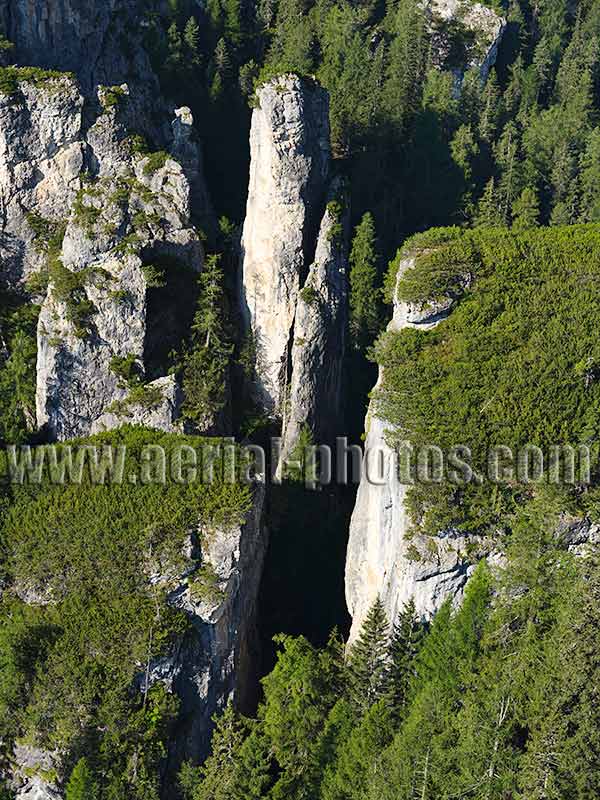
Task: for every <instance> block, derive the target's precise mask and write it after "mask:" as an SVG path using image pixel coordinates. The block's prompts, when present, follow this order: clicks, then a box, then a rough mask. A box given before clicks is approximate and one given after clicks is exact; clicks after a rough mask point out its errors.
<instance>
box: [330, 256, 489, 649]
mask: <svg viewBox="0 0 600 800" xmlns="http://www.w3.org/2000/svg"><path fill="white" fill-rule="evenodd" d="M413 265H414V257H411V256H410V255H407V256H406V258H405V259H404V260H403V261H402V262H401V264H400V268H399V270H398V277H399V276H400V275H402V273H403V272H404V271H406V270H407V269H410V268H411V267H412V266H413ZM450 308H451V304H450V303H447V304H444V305H443V306H441V307H439V306H437V305H432V306H429V307H424V306H419V307H416V306H412V305H409V304H406V303H401V302H399V301H398V300H397V299H396V300H395V302H394V316H393V319H392V321H391V322H390V324H389V326H388V330H392V331H399V330H402V329H403V328H407V327H413V328H420V329H423V330H428V329H431V328H433V327H435V326H436V325H437V324H438V323H439V322H440V321H441V320H442V319H444V318H445V316H447V315H448V313H449V311H450ZM381 379H382V375H381V373H380V377H379V382H381ZM377 385H379V383H378V384H377ZM376 389H377V386H376V387H375V391H376ZM365 430H366V432H367V436H366V441H365V459H364V464H363V472H362V476H361V481H360V485H359V488H358V494H357V498H356V505H355V508H354V512H353V514H352V520H351V523H350V538H349V542H348V553H347V558H346V602H347V605H348V610H349V611H350V614H351V616H352V630H351V634H350V640H351V641H352V640H353V639H354V638H355V637H356V636H357V635H358V632H359V631H360V628H361V626H362V623H363V622H364V619H365V616H366V614H367V612H368V611H369V609H370V607H371V606H372V605H373V603H374V601H375V600H376V598H377V596H379V597H380V598H381V600H382V602H383V604H384V607H385V609H386V612H387V614H388V618H389V619H390V620H393V619H395V618H396V615H397V614H398V612H399V611H400V610H401V609H402V607H403V605H404V604H405V603H406V602H407V601H408V600H409V599H410V598H411V597H412V598H413V599H414V602H415V606H416V611H417V614H419V615H420V616H422V617H424V618H430V617H431V616H432V615H433V614H434V613H435V612H436V611H437V610H438V609H439V607H440V606H441V604H442V603H443V602H444V600H446V598H447V597H452V598H454V599H455V600H456V601H457V602H458V601H459V600H460V598H461V597H462V593H463V590H464V587H465V584H466V583H467V580H468V578H469V575H470V574H471V572H472V571H473V570H474V566H473V564H472V563H470V562H469V560H468V559H467V558H466V556H465V552H466V545H467V539H466V537H464V536H459V535H456V534H455V533H454V532H452V531H442V532H440V534H439V535H438V536H436V537H427V536H423V535H420V534H414V535H412V534H411V532H410V520H409V518H408V511H407V508H406V493H407V490H408V486H407V484H405V483H402V482H401V479H400V476H399V472H398V459H397V456H396V451H395V450H394V449H393V448H392V447H391V446H390V445H389V443H388V440H387V436H386V423H385V421H384V420H382V419H381V418H379V417H378V416H377V414H376V410H375V404H374V402H372V403H371V405H370V407H369V411H368V414H367V419H366V423H365ZM469 541H470V542H471V550H472V549H473V542H472V539H471V538H469Z"/></svg>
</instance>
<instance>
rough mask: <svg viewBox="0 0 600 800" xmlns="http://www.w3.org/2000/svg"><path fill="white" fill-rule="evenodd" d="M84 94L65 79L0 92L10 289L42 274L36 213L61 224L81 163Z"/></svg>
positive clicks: (2, 239)
mask: <svg viewBox="0 0 600 800" xmlns="http://www.w3.org/2000/svg"><path fill="white" fill-rule="evenodd" d="M82 126H83V96H82V95H81V92H80V90H79V86H78V84H77V83H76V81H74V80H73V79H72V78H69V77H68V76H63V77H58V78H45V79H41V80H38V81H36V82H35V83H34V82H30V81H26V80H23V81H18V82H16V84H15V94H10V95H9V94H2V93H0V216H1V218H2V225H1V228H0V265H1V277H2V280H3V281H4V282H7V283H10V284H12V285H14V284H16V283H18V281H19V280H20V279H21V278H23V277H27V276H28V275H30V274H31V273H32V272H36V271H38V270H41V269H42V268H43V266H44V263H45V255H44V253H43V252H42V248H40V247H39V246H38V244H37V242H38V237H37V235H36V232H35V230H34V227H33V226H32V224H31V223H32V222H34V220H33V219H32V217H31V214H32V213H35V215H37V216H38V217H39V218H43V219H44V220H47V221H48V222H50V223H53V224H60V223H61V222H62V221H64V220H65V219H66V218H67V217H68V215H69V208H70V207H71V205H72V203H73V201H74V199H75V195H76V193H77V191H78V189H79V187H80V176H81V173H82V171H83V169H84V165H85V143H84V141H83V135H82Z"/></svg>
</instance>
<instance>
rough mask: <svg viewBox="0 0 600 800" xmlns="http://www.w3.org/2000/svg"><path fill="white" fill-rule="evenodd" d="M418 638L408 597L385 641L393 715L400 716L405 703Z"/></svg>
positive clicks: (419, 630) (419, 627) (420, 633)
mask: <svg viewBox="0 0 600 800" xmlns="http://www.w3.org/2000/svg"><path fill="white" fill-rule="evenodd" d="M422 639H423V626H422V625H421V623H420V622H419V620H418V619H417V615H416V611H415V603H414V600H413V599H412V597H411V599H410V600H409V601H408V603H406V604H405V605H404V608H403V609H402V611H401V612H400V613H399V614H398V618H397V619H396V622H395V623H394V627H393V629H392V635H391V637H390V645H389V660H390V666H389V678H388V680H389V702H390V705H391V707H392V710H393V713H394V716H395V718H396V719H401V718H402V717H403V716H404V714H405V712H406V708H407V706H408V701H409V693H410V686H411V681H412V679H413V676H414V661H415V658H416V656H417V653H418V652H419V647H420V645H421V641H422Z"/></svg>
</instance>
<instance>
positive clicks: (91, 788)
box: [65, 758, 98, 800]
mask: <svg viewBox="0 0 600 800" xmlns="http://www.w3.org/2000/svg"><path fill="white" fill-rule="evenodd" d="M97 797H98V785H97V784H96V781H95V780H94V775H93V773H92V771H91V769H90V768H89V766H88V762H87V759H85V758H80V759H79V761H78V762H77V764H76V765H75V767H74V769H73V772H72V773H71V777H70V778H69V782H68V783H67V788H66V793H65V798H66V800H96V798H97Z"/></svg>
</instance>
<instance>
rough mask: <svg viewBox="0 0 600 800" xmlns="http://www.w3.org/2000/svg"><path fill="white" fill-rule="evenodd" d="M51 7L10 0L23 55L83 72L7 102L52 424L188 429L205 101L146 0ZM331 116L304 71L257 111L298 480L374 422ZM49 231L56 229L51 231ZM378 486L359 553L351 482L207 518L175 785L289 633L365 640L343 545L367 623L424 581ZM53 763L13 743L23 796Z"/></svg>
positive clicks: (253, 205)
mask: <svg viewBox="0 0 600 800" xmlns="http://www.w3.org/2000/svg"><path fill="white" fill-rule="evenodd" d="M31 5H32V4H25V3H23V2H20V1H18V0H17V1H16V2H10V0H5V2H0V21H2V23H3V25H4V29H5V30H6V32H7V35H8V37H9V38H10V39H11V40H12V41H14V42H15V44H16V58H17V60H18V63H21V64H35V65H39V66H40V67H44V68H49V67H51V68H56V69H60V70H72V71H73V72H74V73H75V76H71V75H67V74H65V75H62V76H61V75H59V76H56V75H46V74H45V75H43V76H42V75H41V73H40V74H38V75H37V79H36V80H32V79H31V76H28V75H26V74H23V75H22V79H21V77H18V79H17V80H16V84H15V90H14V94H12V95H3V96H2V98H0V115H1V117H0V194H1V196H2V212H3V216H4V220H3V222H4V224H3V229H2V237H1V239H0V258H1V259H2V266H3V275H4V277H5V279H6V280H7V281H8V282H9V283H10V284H11V285H13V286H15V285H18V284H20V283H21V281H22V280H23V279H24V278H31V277H32V276H33V275H37V276H38V279H39V278H40V277H42V278H43V277H45V278H46V279H47V281H48V288H47V289H46V288H45V287H44V286H43V281H40V282H39V284H38V289H37V292H38V294H37V295H36V297H37V298H38V300H39V302H40V304H41V307H42V308H41V313H40V318H39V324H38V363H37V398H36V399H37V423H38V426H39V427H40V428H42V429H43V430H44V433H45V435H46V437H47V438H48V440H58V441H64V440H68V439H71V438H73V437H80V436H81V437H86V436H88V435H90V434H94V433H97V432H101V431H110V430H112V429H114V428H117V427H119V426H121V425H122V424H123V423H126V422H132V423H135V424H142V425H146V426H148V427H151V428H155V429H158V430H163V431H167V432H179V431H181V430H182V425H181V421H180V403H181V391H180V386H179V385H178V383H177V380H176V379H175V377H174V376H173V375H172V374H170V373H169V369H168V365H167V364H165V363H164V360H165V359H164V356H165V354H166V353H168V351H169V350H170V349H171V345H175V344H176V339H177V338H178V337H180V334H184V333H185V331H186V330H187V329H189V325H190V321H191V316H192V313H193V303H191V301H193V300H194V299H195V295H194V292H195V288H194V287H195V284H196V278H197V275H198V273H199V272H201V270H202V268H203V264H204V258H205V253H204V245H203V242H202V238H203V237H202V236H201V235H200V233H199V230H198V228H199V227H202V226H203V224H204V223H205V222H206V225H207V227H210V225H211V224H212V218H213V215H212V209H211V204H210V201H209V197H208V189H207V187H206V182H205V180H204V177H203V174H204V170H203V165H202V153H201V150H200V147H199V145H198V143H197V141H196V136H195V133H194V125H193V118H192V115H191V112H190V110H189V109H188V108H187V107H186V106H183V107H181V108H174V107H173V106H172V105H170V104H169V103H168V101H167V100H166V99H165V98H163V97H161V96H160V92H159V91H158V81H157V79H156V76H155V75H154V74H153V73H152V70H151V68H150V64H149V60H148V58H147V56H146V54H145V52H144V50H143V48H142V47H141V46H140V43H139V41H138V40H137V39H136V37H135V34H134V35H133V40H132V41H130V44H131V45H132V47H131V53H129V54H127V55H125V54H124V53H123V52H122V47H121V45H122V37H123V35H125V32H127V35H129V34H131V31H130V30H129V28H128V22H131V19H132V15H134V14H135V9H136V4H135V3H133V2H131V3H125V4H122V5H120V6H119V7H118V8H117V4H116V3H106V4H104V6H103V7H102V9H101V10H100V11H99V12H98V13H95V14H94V13H92V10H91V9H90V8H89V7H88V6H86V5H84V4H81V3H80V2H77V0H69V2H67V3H62V4H60V5H58V6H56V7H54V6H53V7H52V8H51V9H43V10H42V9H41V6H40V4H35V3H34V4H33V6H34V8H33V12H32V13H29V6H31ZM479 8H480V9H481V8H483V7H479ZM117 11H118V13H117ZM488 12H489V10H487V11H485V12H484V11H481V13H480V17H481V18H482V19H484V21H485V23H486V25H485V26H484V27H486V26H487V27H489V26H488V23H490V20H491V21H492V22H493V23H494V24H493V26H492V28H493V30H492V28H490V30H489V31H488V33H490V36H491V37H492V38H491V40H490V42H486V50H485V54H484V60H483V63H482V64H481V70H482V77H485V73H486V72H487V69H488V68H489V63H490V62H491V61H493V57H494V55H495V47H496V45H497V39H498V37H499V35H500V33H501V30H502V24H501V22H500V21H499V19H498V18H497V17H496V16H494V17H493V19H492V18H491V17H490V13H493V12H490V13H488ZM469 20H470V18H469ZM473 20H474V21H473ZM473 20H470V21H469V24H471V22H472V24H473V25H474V26H477V24H478V23H479V21H480V19H479V17H478V16H477V15H475V16H474V17H473ZM487 27H486V30H487ZM492 34H493V35H492ZM459 83H460V81H459V76H458V75H457V85H458V84H459ZM328 115H329V108H328V96H327V93H326V92H325V91H324V90H323V89H322V88H321V87H320V86H319V85H318V84H317V83H316V82H315V81H314V80H312V79H310V78H299V77H297V76H296V75H292V74H285V75H281V76H280V77H278V78H275V79H273V80H271V81H269V82H268V83H267V84H265V85H263V87H262V88H261V89H260V90H259V91H258V93H257V104H256V108H255V109H254V111H253V115H252V129H251V135H250V156H251V161H250V176H249V192H248V202H247V211H246V218H245V223H244V228H243V234H242V238H241V260H240V269H239V286H238V297H237V298H236V301H237V302H238V303H239V306H240V310H241V315H242V317H243V320H244V326H245V330H244V331H243V333H244V334H245V335H246V336H247V337H248V338H249V339H250V340H251V341H252V343H253V345H254V352H255V355H256V359H255V364H254V374H253V377H252V380H251V388H252V395H253V400H254V402H255V403H256V406H257V408H258V410H259V411H260V412H261V413H262V414H263V415H264V417H266V418H268V420H269V422H270V424H271V426H272V429H273V430H276V431H277V432H281V436H282V453H281V459H280V462H279V464H278V465H273V466H274V467H275V466H277V467H278V469H277V473H278V476H279V477H281V476H282V475H284V474H285V467H286V460H287V459H288V458H289V457H290V456H291V455H292V453H293V452H294V450H295V448H296V447H297V445H298V443H299V442H300V440H301V439H302V437H303V436H304V435H308V436H309V437H310V438H312V440H313V441H314V442H316V443H318V444H324V443H333V442H334V440H335V437H336V435H344V434H346V433H347V431H348V430H349V429H352V428H353V427H354V424H353V422H354V421H353V420H352V419H349V417H348V408H347V402H346V398H345V394H346V393H347V389H348V385H349V382H350V381H351V376H348V375H347V374H344V370H345V368H347V366H348V363H349V362H348V359H347V342H346V336H347V328H348V313H349V312H348V252H349V246H350V241H349V240H350V219H351V216H352V210H351V208H350V201H349V194H350V193H349V191H348V187H347V186H346V185H345V182H344V179H343V176H342V175H341V174H340V172H341V170H340V165H339V164H338V163H336V162H335V161H334V159H333V158H332V155H331V149H330V134H329V116H328ZM140 134H143V136H144V137H145V138H146V140H147V141H146V144H143V143H140V139H139V136H140ZM42 226H45V227H46V228H47V229H50V230H52V232H53V235H52V236H51V237H50V239H51V241H46V240H45V239H42V240H40V233H39V231H40V229H41V227H42ZM171 268H172V269H171ZM157 271H158V272H159V273H160V274H158V275H157ZM161 284H166V288H165V286H161ZM397 313H398V309H397ZM395 319H396V317H395ZM396 321H397V320H396ZM163 329H164V335H162V330H163ZM239 333H242V332H241V331H240V332H239ZM116 362H118V363H117V368H115V364H116ZM123 362H128V363H130V364H135V367H136V369H137V370H138V371H139V375H140V376H141V380H142V386H143V390H142V391H141V392H137V393H133V392H132V386H131V385H128V383H127V380H126V379H124V375H123V374H119V369H118V367H119V365H121V367H122V365H123ZM368 434H369V438H368V439H367V446H369V445H370V444H372V443H373V441H374V440H377V442H379V441H380V440H381V438H382V424H381V425H380V424H379V422H378V421H372V422H371V424H370V425H369V426H368ZM369 492H370V490H369V489H368V488H366V487H365V486H364V485H363V486H361V489H360V492H359V499H358V504H357V505H356V508H355V510H354V518H353V522H352V526H351V542H350V548H349V550H348V553H347V554H346V544H347V535H348V528H349V527H350V515H351V512H352V509H353V507H354V499H355V488H354V487H352V486H349V487H336V486H331V487H325V488H322V489H320V490H318V491H309V490H307V489H306V488H305V487H304V486H303V485H302V483H301V482H298V481H295V480H293V479H291V480H284V482H283V484H281V485H277V484H275V485H270V486H268V488H267V492H266V497H265V495H264V494H263V493H262V491H257V492H256V493H255V495H254V499H253V505H252V509H251V511H250V512H249V514H248V517H247V520H246V522H245V523H242V524H239V525H235V526H233V527H231V526H230V527H225V528H217V529H214V530H211V531H210V532H208V533H209V534H210V535H208V533H207V536H206V539H205V540H204V542H203V545H202V546H201V547H200V550H201V552H200V553H199V563H200V564H201V565H202V567H203V568H206V569H210V571H211V575H213V576H216V581H217V584H218V588H219V590H220V595H219V599H218V601H217V600H213V601H212V602H209V601H206V600H205V601H202V602H197V601H195V600H194V599H193V598H191V596H190V592H189V586H188V577H189V576H188V575H182V576H180V583H179V585H177V586H176V587H175V588H174V589H173V591H172V592H171V593H170V595H169V601H170V603H171V604H172V606H173V607H174V608H178V609H181V610H183V611H184V613H185V614H186V616H187V617H188V620H189V621H190V622H191V625H190V628H189V631H188V633H187V634H186V636H185V637H184V638H183V639H181V640H180V641H178V642H177V646H176V647H175V649H174V651H173V653H172V654H171V656H169V657H168V658H165V659H162V660H159V661H157V662H156V663H152V664H151V665H150V666H151V669H150V670H149V671H148V672H149V677H148V678H147V681H149V683H150V684H152V683H161V684H163V685H165V686H167V687H168V688H169V690H172V691H173V692H175V693H176V694H177V696H178V697H179V698H180V699H181V701H182V713H181V718H180V723H179V725H178V727H177V731H176V735H175V737H174V739H173V742H172V744H171V746H170V748H169V753H168V759H167V761H168V764H167V768H166V773H165V775H163V781H164V787H165V796H167V795H168V794H169V791H170V788H169V787H171V786H172V784H173V774H174V772H175V770H176V769H177V767H178V766H179V764H180V763H181V761H182V760H183V759H184V758H192V759H193V760H196V761H197V760H199V759H201V758H202V757H203V756H204V755H205V754H206V752H207V750H208V747H209V742H210V732H211V722H210V717H211V715H212V714H213V713H214V712H215V711H217V710H221V709H222V708H223V707H224V705H225V703H226V701H227V698H228V697H229V696H231V695H232V694H233V695H234V696H235V697H236V698H237V701H238V703H239V705H240V707H241V708H242V709H243V710H247V711H252V710H253V706H254V704H255V702H256V699H257V697H258V691H257V685H258V680H257V679H258V677H259V673H264V672H266V671H267V670H268V669H269V668H270V666H271V659H272V653H273V651H272V649H271V645H270V639H271V637H272V635H273V634H275V633H278V632H280V631H285V632H288V633H296V634H305V635H307V636H308V637H309V638H310V639H311V640H312V641H314V642H315V643H317V644H322V643H323V642H324V641H325V640H326V638H327V635H328V634H329V632H330V630H331V629H332V628H334V627H338V629H339V630H340V631H341V633H342V634H343V635H344V636H345V635H346V634H347V632H348V629H349V626H350V620H349V618H348V614H347V611H346V607H345V601H344V560H345V557H346V558H347V565H348V566H347V568H346V570H347V572H346V595H347V597H348V606H349V608H350V611H351V613H352V614H353V629H352V630H353V633H355V632H356V629H357V627H358V626H359V625H360V623H361V620H362V618H363V616H364V613H365V610H366V609H367V608H368V605H369V604H370V602H371V601H372V599H373V598H374V596H375V595H376V594H377V593H382V594H384V595H386V606H387V607H388V609H389V610H390V613H391V612H393V611H395V610H396V609H397V608H398V605H399V603H400V602H401V600H402V599H403V598H404V597H405V596H407V592H408V588H407V586H408V583H409V582H407V581H405V582H404V583H403V584H402V586H401V587H400V588H398V585H397V576H398V575H403V570H405V567H406V564H405V562H404V560H403V559H404V554H403V553H402V552H400V553H399V554H398V552H397V551H398V549H401V537H399V535H398V533H399V530H400V529H402V524H400V525H396V520H395V518H393V514H392V519H391V521H390V520H387V518H386V519H384V520H383V522H382V521H381V517H382V515H383V517H385V516H386V514H387V513H388V511H389V508H390V504H391V508H392V511H394V509H395V505H394V499H393V498H392V499H391V500H390V498H389V497H388V496H387V495H385V492H383V493H379V494H377V495H376V496H375V495H373V494H372V493H369ZM367 495H368V497H367V499H365V497H366V496H367ZM384 495H385V496H384ZM365 509H366V511H365ZM382 531H383V532H384V534H385V537H387V538H386V543H384V545H383V546H381V547H380V546H379V544H380V541H379V539H378V538H377V537H379V536H380V534H381V533H382ZM269 536H270V543H269V545H268V549H267V542H268V537H269ZM392 539H393V540H394V541H393V543H391V544H390V541H391V540H392ZM399 542H400V544H399ZM388 545H389V546H388ZM449 558H450V560H451V559H452V556H451V555H450V556H449ZM263 562H264V570H263ZM452 569H453V564H451V565H450V568H449V570H447V572H449V573H450V574H451V575H453V573H452ZM380 573H383V575H384V576H389V575H392V576H394V577H393V578H392V579H390V580H388V578H387V577H384V578H381V575H380ZM374 576H375V577H374ZM159 577H160V576H159ZM386 580H388V583H386ZM411 580H412V578H411ZM427 580H428V578H427ZM465 580H466V572H465V573H464V574H462V573H461V575H460V586H458V588H455V586H454V584H453V583H452V581H451V580H450V581H448V585H441V583H440V581H437V577H436V581H437V582H436V581H432V582H430V583H427V582H425V583H423V586H424V587H425V588H424V589H423V598H422V601H423V602H422V603H421V605H422V606H423V609H424V610H425V611H427V612H430V611H432V610H434V608H435V607H436V606H437V605H438V604H439V600H440V599H441V598H442V597H443V596H445V594H447V592H448V591H453V592H454V591H456V593H458V592H459V589H460V588H462V585H463V584H464V581H465ZM405 584H406V586H405ZM410 587H412V584H410V586H409V588H410ZM33 602H35V601H33ZM258 628H260V630H258ZM259 639H261V640H262V644H263V654H262V661H261V657H260V655H259V648H258V640H259ZM259 664H260V666H259ZM137 688H139V687H137ZM48 765H50V766H51V767H52V769H55V768H56V769H57V773H58V775H59V776H61V777H62V773H61V769H62V764H61V758H60V754H57V753H52V752H48V751H44V750H43V749H37V748H36V747H35V746H33V745H32V746H27V745H26V746H21V745H20V746H18V747H16V748H15V750H14V753H13V761H12V764H11V766H10V777H11V780H12V781H13V783H14V785H15V787H16V788H17V797H18V798H19V800H56V798H58V797H61V796H62V794H61V791H60V789H59V788H58V786H57V784H56V782H53V781H51V780H50V779H49V778H48V777H47V773H48V772H49V768H48ZM45 775H46V777H44V776H45Z"/></svg>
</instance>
